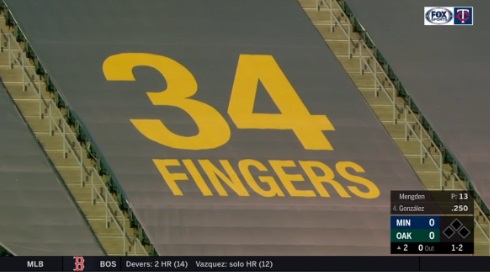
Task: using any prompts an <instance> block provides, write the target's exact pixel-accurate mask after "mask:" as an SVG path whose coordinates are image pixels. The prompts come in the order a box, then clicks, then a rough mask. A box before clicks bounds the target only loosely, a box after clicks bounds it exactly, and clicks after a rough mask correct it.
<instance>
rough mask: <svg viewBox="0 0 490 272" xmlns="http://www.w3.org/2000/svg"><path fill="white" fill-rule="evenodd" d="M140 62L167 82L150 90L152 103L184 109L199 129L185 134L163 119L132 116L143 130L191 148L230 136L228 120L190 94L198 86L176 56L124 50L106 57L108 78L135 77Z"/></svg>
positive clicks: (154, 138) (213, 144)
mask: <svg viewBox="0 0 490 272" xmlns="http://www.w3.org/2000/svg"><path fill="white" fill-rule="evenodd" d="M141 66H144V67H151V68H153V69H155V70H157V71H158V72H159V73H160V74H161V75H162V76H163V77H164V78H165V80H166V82H167V89H166V90H163V91H159V92H148V93H147V95H148V97H149V98H150V100H151V102H152V103H153V105H158V106H172V107H177V108H180V109H182V110H184V111H185V112H186V113H187V114H189V115H190V116H191V118H192V119H193V120H194V122H195V123H196V125H197V127H198V129H199V132H198V134H196V135H194V136H182V135H177V134H175V133H173V132H172V131H170V130H169V129H168V128H167V126H165V124H164V123H163V122H162V121H161V120H158V119H131V122H132V123H133V125H134V126H135V127H136V129H137V130H138V131H139V132H140V133H141V134H143V135H144V136H145V137H147V138H148V139H150V140H152V141H155V142H157V143H159V144H161V145H165V146H169V147H172V148H178V149H188V150H200V149H212V148H216V147H219V146H222V145H224V144H225V143H227V142H228V140H229V139H230V137H231V132H230V127H229V126H228V123H227V122H226V120H225V119H224V118H223V116H221V114H220V113H219V112H218V111H217V110H216V109H214V108H213V107H211V106H210V105H208V104H205V103H203V102H200V101H197V100H194V99H191V98H190V97H192V96H193V95H194V94H195V93H196V92H197V89H198V86H197V82H196V79H195V78H194V76H193V75H192V74H191V72H189V70H187V68H185V67H184V66H183V65H182V64H180V63H178V62H176V61H175V60H172V59H170V58H167V57H164V56H160V55H153V54H145V53H122V54H117V55H113V56H110V57H109V58H107V59H106V60H105V61H104V64H103V72H104V75H105V77H106V79H107V80H108V81H135V80H136V79H135V77H134V74H133V69H134V68H136V67H141Z"/></svg>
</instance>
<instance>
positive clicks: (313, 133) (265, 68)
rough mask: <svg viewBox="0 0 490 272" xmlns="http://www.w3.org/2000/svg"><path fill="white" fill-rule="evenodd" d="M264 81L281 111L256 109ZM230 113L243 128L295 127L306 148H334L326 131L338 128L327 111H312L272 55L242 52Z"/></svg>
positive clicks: (282, 128) (229, 108) (294, 130)
mask: <svg viewBox="0 0 490 272" xmlns="http://www.w3.org/2000/svg"><path fill="white" fill-rule="evenodd" d="M259 81H260V82H262V84H263V85H264V87H265V89H266V90H267V92H268V93H269V95H270V97H271V98H272V100H273V101H274V103H275V104H276V106H277V107H278V109H279V111H280V113H254V112H253V108H254V103H255V99H256V97H257V86H258V83H259ZM228 114H229V115H230V116H231V118H232V119H233V122H235V125H236V126H237V127H238V128H240V129H279V130H292V131H293V132H294V134H295V135H296V137H297V138H298V139H299V141H300V142H301V144H302V145H303V147H304V148H305V149H309V150H333V147H332V145H331V144H330V142H329V141H328V140H327V138H326V137H325V135H324V133H323V131H326V130H335V129H334V127H333V125H332V124H331V123H330V121H329V120H328V118H327V116H325V115H311V113H310V112H309V111H308V109H307V108H306V106H305V105H304V103H303V102H302V101H301V98H300V97H299V96H298V94H297V93H296V91H295V90H294V88H293V86H292V85H291V83H290V82H289V80H288V79H287V77H286V75H285V74H284V73H283V71H282V70H281V68H280V67H279V65H278V64H277V62H276V61H275V59H274V57H273V56H270V55H240V59H239V61H238V66H237V70H236V74H235V81H234V84H233V89H232V92H231V97H230V104H229V106H228Z"/></svg>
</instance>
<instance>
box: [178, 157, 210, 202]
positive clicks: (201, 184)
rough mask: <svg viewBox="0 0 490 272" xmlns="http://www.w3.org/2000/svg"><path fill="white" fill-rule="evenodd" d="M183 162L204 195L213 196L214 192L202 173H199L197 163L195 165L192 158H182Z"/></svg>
mask: <svg viewBox="0 0 490 272" xmlns="http://www.w3.org/2000/svg"><path fill="white" fill-rule="evenodd" d="M182 163H183V164H184V166H185V168H187V171H189V174H190V175H191V177H192V179H193V180H194V182H195V183H196V185H197V187H199V190H201V192H202V195H203V196H212V195H213V192H211V190H210V189H209V187H208V185H207V184H206V182H205V181H204V179H203V178H202V176H201V173H199V171H198V170H197V167H196V165H194V163H193V162H192V160H182Z"/></svg>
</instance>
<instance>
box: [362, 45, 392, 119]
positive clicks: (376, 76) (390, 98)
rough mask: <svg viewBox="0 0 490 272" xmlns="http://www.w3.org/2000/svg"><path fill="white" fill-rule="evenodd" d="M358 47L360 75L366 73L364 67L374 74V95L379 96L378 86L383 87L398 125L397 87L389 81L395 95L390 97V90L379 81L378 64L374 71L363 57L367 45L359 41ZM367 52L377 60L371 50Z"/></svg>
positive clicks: (375, 65)
mask: <svg viewBox="0 0 490 272" xmlns="http://www.w3.org/2000/svg"><path fill="white" fill-rule="evenodd" d="M358 45H359V66H360V71H359V73H360V74H361V75H362V74H363V72H364V69H363V68H364V67H368V68H369V71H370V72H371V74H373V77H374V94H375V96H378V90H377V87H378V86H381V90H382V91H383V92H384V94H385V95H386V97H387V98H388V100H389V101H390V102H391V103H392V105H393V123H394V124H396V123H397V121H398V118H397V111H399V110H400V108H398V105H397V104H396V97H397V95H396V88H395V86H394V85H393V83H392V82H391V81H390V80H388V82H389V83H390V85H391V87H392V89H393V93H392V94H391V95H392V96H390V94H389V93H388V90H386V88H385V86H384V84H383V83H382V82H381V81H380V80H379V78H378V73H377V71H376V67H377V63H375V64H374V69H373V68H372V67H371V65H370V64H369V62H367V61H366V60H365V59H364V57H363V56H362V48H363V47H364V46H366V45H365V44H364V43H363V42H362V40H359V43H358ZM366 48H367V46H366ZM366 51H368V54H369V55H370V56H368V57H369V58H371V59H374V60H375V59H376V58H375V57H374V56H373V54H372V52H371V51H369V50H366Z"/></svg>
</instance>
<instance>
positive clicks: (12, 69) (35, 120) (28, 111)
mask: <svg viewBox="0 0 490 272" xmlns="http://www.w3.org/2000/svg"><path fill="white" fill-rule="evenodd" d="M0 18H1V19H0V29H1V30H2V31H3V32H4V33H12V31H13V29H11V28H9V27H8V26H6V25H5V17H4V16H0ZM0 42H1V49H2V50H0V77H1V79H2V82H3V84H4V85H5V87H6V89H7V91H8V93H9V94H10V96H11V97H12V98H13V100H14V102H15V103H16V105H17V107H18V109H19V111H20V113H21V114H22V116H23V118H24V120H25V121H26V123H27V124H28V125H29V127H30V128H31V130H32V131H33V132H34V134H35V137H36V138H37V140H38V141H39V142H40V143H41V145H42V146H43V148H44V150H45V152H46V154H47V155H48V157H49V159H50V160H51V162H52V163H53V164H54V166H55V167H56V169H57V170H58V172H59V174H60V176H61V177H62V178H63V181H64V182H65V184H66V185H67V188H68V189H69V191H70V193H71V194H72V196H73V197H74V199H75V200H76V201H77V204H78V206H79V208H80V209H81V211H82V212H83V214H84V215H85V217H86V218H87V220H88V222H89V224H90V226H91V228H92V229H93V231H94V233H95V234H96V236H97V238H98V240H99V242H100V243H101V245H102V246H103V248H104V250H105V251H106V253H107V254H108V255H138V256H146V255H148V254H147V252H145V250H144V249H143V247H141V246H136V250H134V248H132V247H131V246H130V242H129V241H128V240H127V239H126V249H125V250H123V239H122V236H121V232H120V231H119V230H118V229H117V227H116V226H115V223H113V222H109V224H108V226H106V207H105V205H104V203H103V202H102V201H96V203H95V204H93V203H92V192H91V189H90V187H89V186H87V184H88V182H89V179H90V177H89V175H88V174H87V173H86V172H85V171H84V172H83V173H81V170H80V165H79V163H78V160H77V159H76V157H75V154H73V153H71V152H70V151H69V150H70V149H69V148H68V147H67V146H65V151H64V149H63V142H64V140H63V135H62V134H61V133H58V132H55V133H50V122H49V121H48V120H49V119H48V118H40V112H41V114H42V115H44V116H46V115H48V114H49V112H50V111H49V108H47V107H46V105H44V104H42V103H39V100H38V96H37V94H36V90H35V88H34V87H33V86H32V85H26V84H25V82H26V81H28V80H27V79H25V80H23V76H22V73H23V72H22V67H21V66H20V65H12V63H13V61H14V59H21V58H22V57H23V56H24V55H25V53H24V52H23V51H21V50H20V49H19V47H20V48H23V46H24V45H23V44H22V43H21V44H18V43H17V42H16V41H13V39H12V40H11V44H10V50H11V52H12V53H11V54H10V57H9V46H8V39H6V38H5V36H3V35H2V39H1V40H0ZM15 48H17V50H16V49H15ZM26 62H27V61H26ZM25 66H26V70H28V71H29V73H30V75H31V76H34V77H35V81H36V82H38V81H40V82H39V85H38V86H39V87H40V89H41V96H42V97H44V98H45V99H46V100H51V99H53V97H52V95H51V93H49V92H48V91H47V88H46V84H45V83H44V82H43V81H42V80H40V78H39V76H38V75H35V69H34V65H33V63H25ZM55 112H57V111H55V110H52V111H51V114H52V115H51V116H52V117H53V119H54V120H56V121H55V122H56V123H57V124H58V126H59V125H60V124H61V123H62V122H61V119H62V118H64V117H63V116H55ZM51 125H53V126H54V124H51ZM65 137H66V139H68V142H69V143H71V145H72V146H75V143H76V141H77V138H76V135H75V133H74V130H73V128H71V127H70V128H67V130H66V136H65ZM82 154H83V155H82V157H83V158H84V159H85V162H86V163H85V164H86V167H93V166H94V165H93V163H92V162H91V161H90V160H89V159H88V156H87V151H86V150H85V149H83V150H82ZM82 174H83V175H82ZM81 178H82V180H83V183H82V181H81ZM95 187H96V188H97V190H98V191H99V192H103V191H104V190H103V189H104V188H101V187H102V185H100V186H99V187H97V186H95ZM109 208H110V209H111V210H113V211H115V210H116V209H119V208H118V207H117V205H116V204H112V203H111V204H109ZM121 217H122V215H119V216H118V217H117V218H118V219H119V220H122V218H121ZM124 221H125V222H126V232H127V233H128V235H129V236H130V237H131V239H133V238H134V237H136V230H135V229H133V228H132V227H131V226H130V221H129V219H128V218H127V216H125V218H124ZM138 243H139V242H138Z"/></svg>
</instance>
